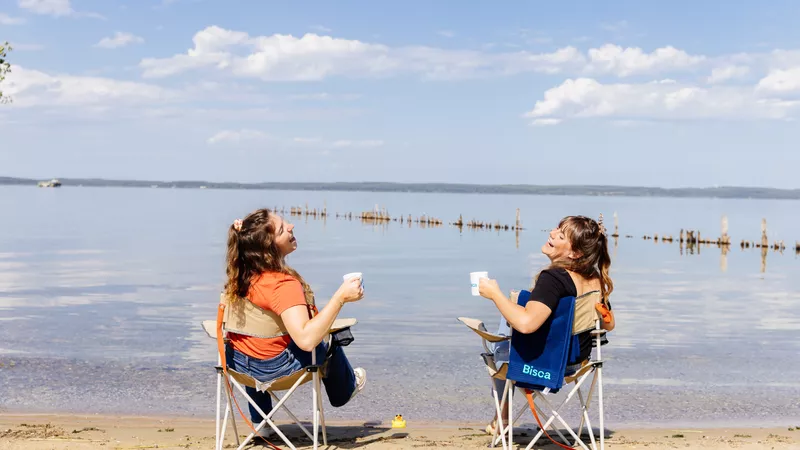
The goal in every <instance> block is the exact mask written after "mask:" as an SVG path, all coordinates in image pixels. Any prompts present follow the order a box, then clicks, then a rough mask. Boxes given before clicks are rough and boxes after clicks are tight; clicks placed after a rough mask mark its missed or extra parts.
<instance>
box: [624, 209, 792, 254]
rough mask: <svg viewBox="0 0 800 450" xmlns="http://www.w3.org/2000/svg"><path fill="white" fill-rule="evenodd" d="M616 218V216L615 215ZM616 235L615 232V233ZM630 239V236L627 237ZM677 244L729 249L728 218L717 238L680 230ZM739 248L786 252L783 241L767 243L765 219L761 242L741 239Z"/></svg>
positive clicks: (655, 237) (663, 238)
mask: <svg viewBox="0 0 800 450" xmlns="http://www.w3.org/2000/svg"><path fill="white" fill-rule="evenodd" d="M615 218H616V215H615ZM615 234H616V231H615ZM629 237H632V236H629ZM643 239H645V240H654V241H656V242H658V240H659V237H658V234H654V235H652V236H649V235H645V236H643ZM661 241H662V242H673V241H674V238H673V237H672V235H669V236H661ZM678 242H679V243H680V244H684V243H685V244H686V245H692V246H693V245H716V246H718V247H724V248H729V247H730V246H731V237H730V236H729V235H728V217H727V216H723V217H722V232H721V235H720V236H719V237H717V238H711V239H708V238H706V239H704V238H702V237H701V236H700V231H697V230H683V229H681V231H680V235H679V237H678ZM739 246H740V247H741V248H742V249H746V248H761V249H772V250H775V251H779V252H783V251H784V250H786V248H787V246H786V242H785V241H783V240H776V241H773V242H772V243H770V242H769V238H768V237H767V219H761V240H760V241H748V240H747V239H742V241H741V242H740V243H739ZM794 250H795V253H798V254H800V241H797V242H795V245H794Z"/></svg>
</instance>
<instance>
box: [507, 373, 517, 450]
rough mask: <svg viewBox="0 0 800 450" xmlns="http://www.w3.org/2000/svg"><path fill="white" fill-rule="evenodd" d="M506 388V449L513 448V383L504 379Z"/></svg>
mask: <svg viewBox="0 0 800 450" xmlns="http://www.w3.org/2000/svg"><path fill="white" fill-rule="evenodd" d="M506 389H507V390H508V419H506V420H507V421H508V449H509V450H511V449H512V448H514V408H513V404H514V403H513V401H514V389H515V388H514V383H513V382H512V381H511V380H506Z"/></svg>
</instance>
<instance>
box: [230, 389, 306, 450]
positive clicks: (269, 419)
mask: <svg viewBox="0 0 800 450" xmlns="http://www.w3.org/2000/svg"><path fill="white" fill-rule="evenodd" d="M302 380H303V378H301V379H300V380H298V382H297V383H295V385H294V386H292V388H291V389H289V392H288V393H287V394H286V395H284V396H283V398H282V399H281V400H280V401H279V402H278V404H277V405H274V406H273V407H272V410H271V411H270V412H269V414H267V413H265V412H264V411H263V410H262V409H261V408H260V407H259V406H258V405H257V404H256V402H255V401H253V398H252V397H250V396H249V395H247V391H245V390H244V388H243V387H242V386H241V385H240V384H239V383H237V382H236V381H234V380H231V383H233V385H234V386H236V389H237V390H239V392H241V394H242V395H244V397H245V398H246V399H247V402H248V403H250V404H251V405H253V408H255V410H256V411H258V413H259V414H260V415H261V417H263V418H264V420H262V421H261V423H259V424H258V426H256V427H255V429H256V432H258V431H259V430H261V429H262V428H264V426H266V425H269V426H270V428H272V429H273V431H275V433H276V434H277V435H278V436H279V437H280V438H281V439H282V440H283V442H284V443H286V445H287V446H289V448H291V449H292V450H297V449H296V448H295V446H294V445H293V444H292V442H291V441H290V440H289V439H288V438H287V437H286V435H285V434H283V432H282V431H281V430H280V429H279V428H278V426H277V425H275V422H273V421H272V416H273V415H274V414H275V412H276V411H277V410H278V409H279V408H280V407H281V405H283V403H284V402H286V400H287V399H288V398H289V396H290V395H291V394H292V392H294V390H295V389H297V386H299V385H300V382H301V381H302ZM255 435H256V433H250V434H249V435H248V436H247V438H245V440H244V442H242V443H241V445H239V447H238V449H237V450H242V449H243V448H244V446H245V445H247V444H248V443H249V442H250V441H251V440H252V439H253V438H254V437H255Z"/></svg>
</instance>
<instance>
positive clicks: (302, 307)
mask: <svg viewBox="0 0 800 450" xmlns="http://www.w3.org/2000/svg"><path fill="white" fill-rule="evenodd" d="M293 229H294V225H292V224H290V223H288V222H286V221H284V220H283V218H282V217H281V216H279V215H277V214H275V213H274V212H272V211H270V210H268V209H259V210H257V211H254V212H252V213H251V214H249V215H247V217H245V218H244V219H243V220H238V219H237V220H236V221H235V222H234V223H233V224H232V225H231V227H230V229H229V230H228V254H227V266H228V267H227V269H226V272H227V278H228V281H227V282H226V283H225V294H226V295H227V297H228V298H229V299H231V301H249V302H251V303H252V304H253V305H255V306H257V307H258V308H261V309H262V310H265V311H267V312H271V313H274V314H275V315H277V316H279V317H280V321H281V322H283V325H284V328H285V329H286V331H287V332H288V333H287V334H283V335H282V336H277V337H254V336H248V335H243V334H236V333H232V332H229V333H228V337H229V339H230V344H229V346H228V348H227V349H226V359H227V363H228V366H229V367H230V368H231V369H233V370H235V371H237V372H241V373H246V374H248V375H250V376H252V377H253V378H255V379H257V380H259V381H270V380H274V379H276V378H279V377H282V376H286V375H290V374H292V373H294V372H296V371H298V370H300V369H302V368H304V367H307V366H310V365H311V351H312V350H313V351H316V352H317V361H318V362H319V363H321V362H322V361H324V360H325V355H326V352H327V351H328V345H327V344H326V343H324V342H322V340H323V338H324V337H325V336H327V335H328V330H329V329H330V327H331V325H332V324H333V321H334V320H335V319H336V316H337V315H338V314H339V311H341V310H342V308H343V307H344V304H345V303H349V302H355V301H358V300H361V298H362V297H363V296H364V289H363V287H362V284H361V279H360V278H351V279H348V280H347V281H345V282H344V283H342V285H341V286H340V287H339V289H338V290H337V291H336V293H335V294H334V295H333V297H332V298H331V300H330V301H329V302H328V304H327V305H325V307H324V308H322V310H320V311H319V312H318V313H317V312H316V306H315V305H314V293H313V291H312V290H311V288H310V287H309V285H308V284H307V283H306V282H305V280H304V279H303V277H301V276H300V274H298V273H297V272H296V271H295V270H294V269H292V268H291V267H289V265H287V264H286V256H287V255H289V254H290V253H292V252H293V251H295V250H296V249H297V240H296V239H295V237H294V233H293V232H292V230H293ZM366 377H367V374H366V372H365V371H364V369H362V368H356V369H353V368H352V367H351V366H350V362H349V361H348V360H347V357H346V356H345V354H344V351H343V350H342V348H341V347H340V346H333V350H332V354H331V355H330V358H329V360H328V366H327V370H326V374H325V376H324V377H323V379H322V381H323V383H324V384H325V391H326V392H327V393H328V400H330V402H331V405H332V406H334V407H339V406H343V405H344V404H346V403H347V402H348V401H349V400H350V399H351V398H352V397H354V396H355V394H356V393H358V392H359V391H361V389H363V388H364V385H365V383H366ZM247 393H248V395H250V397H251V398H252V399H253V400H254V401H255V402H256V403H257V404H258V406H259V407H260V408H261V410H262V411H264V412H269V411H270V410H271V409H272V401H271V400H270V396H269V394H268V393H266V392H258V391H256V390H255V389H252V388H247ZM250 417H251V418H252V419H253V422H254V423H258V422H260V421H261V416H260V415H259V414H258V412H257V411H256V410H255V408H253V407H252V406H250Z"/></svg>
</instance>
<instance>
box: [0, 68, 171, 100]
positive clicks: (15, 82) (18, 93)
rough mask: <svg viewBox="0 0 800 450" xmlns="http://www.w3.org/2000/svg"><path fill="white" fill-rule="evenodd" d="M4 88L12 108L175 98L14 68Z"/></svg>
mask: <svg viewBox="0 0 800 450" xmlns="http://www.w3.org/2000/svg"><path fill="white" fill-rule="evenodd" d="M3 84H4V89H3V90H4V93H7V94H8V95H10V96H12V97H13V98H14V107H30V106H75V105H84V106H99V105H106V106H114V105H121V104H146V103H154V102H160V101H165V100H173V99H176V98H177V97H178V94H177V93H175V92H173V91H171V90H168V89H165V88H162V87H160V86H155V85H152V84H146V83H138V82H133V81H120V80H113V79H109V78H101V77H82V76H73V75H49V74H46V73H44V72H40V71H37V70H30V69H25V68H24V67H21V66H15V67H14V70H13V71H12V72H11V73H10V74H9V75H8V77H7V78H6V80H5V81H4V82H3Z"/></svg>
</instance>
